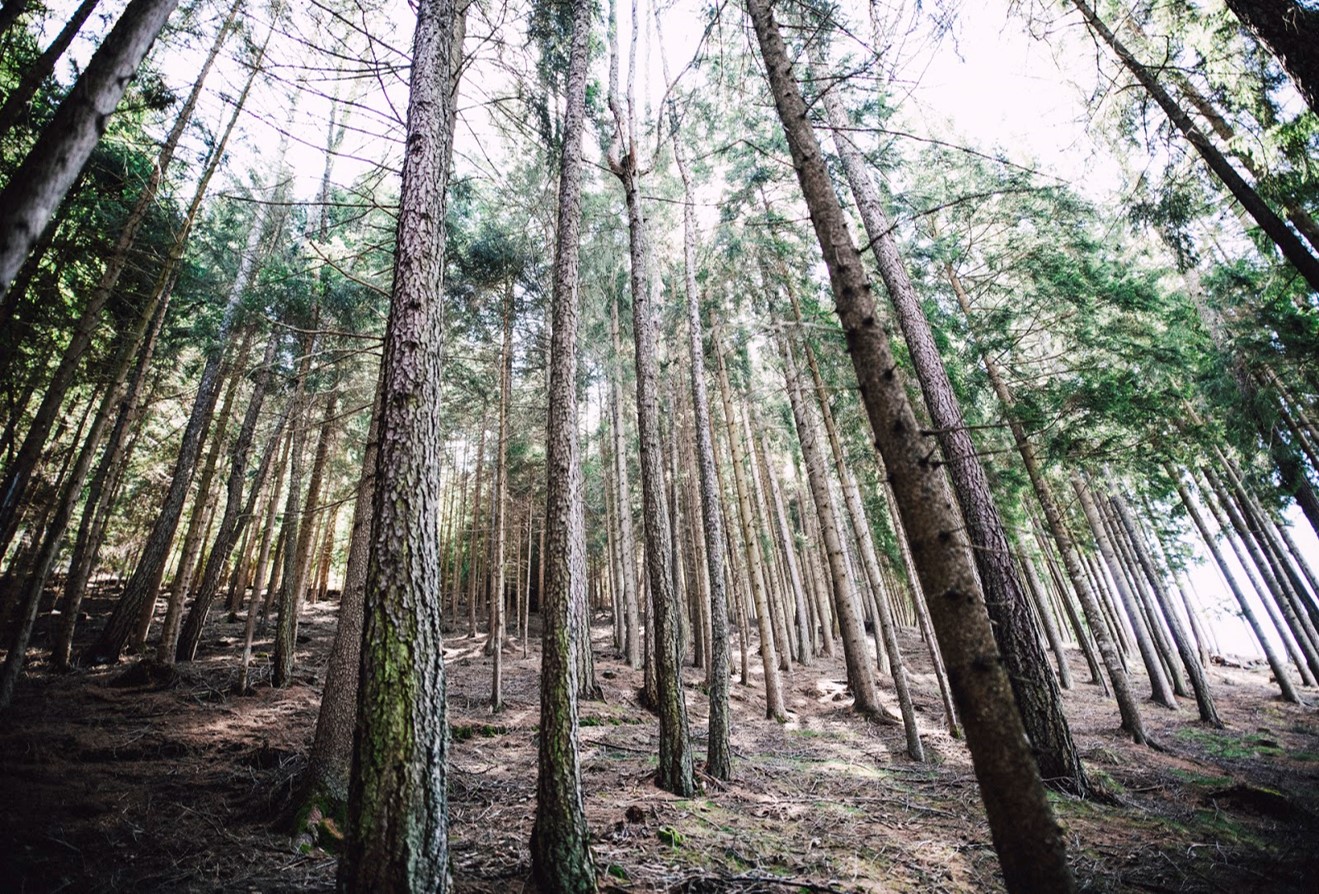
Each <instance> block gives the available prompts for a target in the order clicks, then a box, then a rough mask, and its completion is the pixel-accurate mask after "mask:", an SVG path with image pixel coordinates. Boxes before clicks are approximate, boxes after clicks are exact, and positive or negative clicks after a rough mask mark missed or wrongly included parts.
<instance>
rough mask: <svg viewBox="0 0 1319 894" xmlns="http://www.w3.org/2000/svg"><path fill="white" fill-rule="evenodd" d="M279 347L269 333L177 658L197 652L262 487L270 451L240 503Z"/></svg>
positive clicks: (191, 657)
mask: <svg viewBox="0 0 1319 894" xmlns="http://www.w3.org/2000/svg"><path fill="white" fill-rule="evenodd" d="M278 346H279V338H277V337H276V336H275V335H274V334H272V335H271V336H270V337H269V338H268V339H267V341H266V350H265V354H264V356H263V357H262V358H261V367H260V369H259V370H258V371H257V376H256V382H255V383H254V385H253V388H252V395H251V397H250V398H249V399H248V403H247V409H246V410H245V411H244V414H243V421H242V423H241V425H240V426H239V429H238V437H237V439H236V440H235V442H234V447H233V452H232V456H231V459H230V465H229V480H228V482H227V484H226V488H225V489H226V498H225V504H224V515H223V517H222V518H221V519H220V529H219V531H218V532H217V533H216V535H215V540H214V541H213V543H212V545H211V552H210V555H208V556H207V558H206V566H205V568H204V569H203V571H202V579H201V584H200V586H199V587H198V590H197V598H196V599H195V600H194V601H193V603H192V607H191V608H190V609H189V611H188V617H187V619H186V620H185V621H184V624H183V629H182V631H181V633H180V635H179V640H178V648H177V654H176V655H175V658H176V660H178V661H192V660H193V658H195V657H196V655H197V644H198V643H199V642H200V641H201V633H202V628H203V626H204V625H205V624H206V616H207V613H208V612H209V611H210V608H211V603H212V602H213V601H214V599H215V593H216V590H218V589H219V587H220V575H221V573H222V572H223V570H224V566H225V564H226V563H227V562H228V561H229V554H230V552H231V551H232V550H233V547H234V543H235V542H236V541H237V540H238V538H239V536H240V535H241V534H242V532H243V529H244V527H245V526H246V525H247V522H248V520H249V519H250V518H251V517H252V510H253V508H254V506H255V502H256V499H257V496H258V494H259V493H260V492H261V486H262V485H263V484H264V483H265V475H266V473H267V471H268V470H269V464H270V457H271V453H272V450H267V451H266V452H265V455H264V456H263V458H262V462H261V465H260V467H259V468H258V471H257V474H256V478H255V479H253V481H252V485H251V488H250V491H249V494H250V495H249V497H248V501H247V505H246V506H244V505H243V502H242V500H243V483H244V482H245V481H246V478H247V461H248V457H249V456H250V454H251V451H252V440H253V438H254V437H255V435H256V426H257V422H258V420H259V419H260V416H261V408H262V406H263V405H264V403H265V398H266V394H267V393H268V392H269V390H270V381H271V377H272V373H273V367H274V363H275V352H276V350H277V348H278ZM284 418H286V417H281V419H280V424H279V426H277V427H276V430H275V433H274V434H273V435H272V447H273V440H276V439H278V435H279V433H280V431H281V430H282V427H283V420H284Z"/></svg>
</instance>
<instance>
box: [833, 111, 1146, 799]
mask: <svg viewBox="0 0 1319 894" xmlns="http://www.w3.org/2000/svg"><path fill="white" fill-rule="evenodd" d="M822 98H823V101H824V106H825V111H826V114H827V115H828V118H829V123H830V128H831V130H832V131H833V135H834V143H835V145H836V146H837V148H838V152H839V155H840V157H841V158H842V161H843V170H844V172H845V174H846V175H847V182H848V184H849V186H850V187H851V191H852V195H853V196H854V197H855V199H856V204H857V208H858V210H859V211H860V212H861V219H862V221H863V223H864V225H865V230H866V235H867V236H868V237H869V239H870V248H871V250H872V251H873V252H874V256H875V260H876V262H877V264H878V267H879V272H880V276H881V278H882V279H883V281H884V286H885V289H886V290H887V292H888V295H889V299H890V300H891V301H892V304H893V308H894V310H895V311H896V314H897V319H898V323H899V325H900V326H901V328H902V333H903V336H904V337H905V340H906V342H907V347H908V350H909V351H910V353H911V360H912V366H913V367H914V368H915V371H916V377H917V378H918V379H919V380H920V384H921V392H922V393H923V394H924V397H925V406H926V407H927V408H928V409H929V412H930V418H931V420H932V421H933V422H934V426H935V429H936V437H937V440H938V442H939V446H940V449H941V450H942V453H943V458H944V461H945V463H946V464H947V469H948V475H949V478H950V479H951V481H952V484H953V489H954V491H955V493H956V495H957V502H958V505H959V506H960V507H961V509H962V517H963V518H964V519H965V521H966V527H967V535H968V537H969V538H970V541H971V545H972V554H973V555H974V557H975V563H976V568H977V570H978V571H979V573H980V581H981V584H982V585H983V587H984V591H985V604H986V606H987V608H988V610H989V615H990V618H991V619H992V620H993V632H994V636H995V639H996V640H997V642H998V648H999V652H1000V653H1001V654H1002V656H1003V660H1004V662H1005V664H1006V669H1007V674H1008V679H1009V680H1010V681H1011V684H1012V692H1013V695H1014V696H1015V697H1016V701H1017V707H1018V709H1019V710H1020V711H1021V717H1022V721H1023V722H1024V723H1025V726H1026V734H1027V735H1028V736H1029V737H1030V740H1031V744H1032V745H1033V746H1034V749H1035V759H1036V761H1037V763H1038V764H1039V767H1040V775H1041V776H1042V777H1043V778H1044V779H1046V780H1049V783H1050V784H1051V785H1055V786H1058V787H1060V788H1063V789H1065V790H1067V791H1071V792H1073V793H1075V794H1078V795H1084V794H1085V793H1086V791H1087V789H1088V783H1087V781H1086V778H1085V770H1084V768H1083V767H1082V766H1081V759H1080V757H1079V756H1078V755H1077V753H1076V745H1075V744H1074V743H1073V742H1072V735H1071V730H1070V728H1069V727H1068V724H1067V718H1066V716H1065V715H1064V714H1063V712H1062V696H1061V695H1060V694H1059V692H1058V681H1057V678H1056V677H1055V676H1054V675H1053V673H1052V672H1051V671H1050V669H1049V663H1048V659H1047V658H1046V657H1045V655H1044V649H1043V648H1042V647H1041V645H1040V641H1039V638H1038V637H1037V636H1036V635H1035V629H1034V626H1033V625H1032V624H1031V616H1030V601H1029V599H1028V597H1027V596H1026V594H1025V591H1024V588H1023V586H1022V583H1021V579H1020V577H1019V576H1018V574H1017V569H1016V567H1015V566H1014V564H1013V562H1012V552H1011V549H1010V548H1009V546H1008V540H1007V534H1006V532H1005V531H1004V529H1003V520H1002V518H1001V517H1000V515H999V512H998V507H997V506H996V505H995V504H994V498H993V494H992V492H991V490H990V487H989V478H988V476H987V475H986V473H985V469H984V466H983V465H982V464H981V462H980V458H979V456H978V454H977V452H976V447H975V444H974V443H973V442H972V440H971V434H970V431H969V430H968V429H967V426H966V421H965V419H964V418H963V415H962V409H961V407H960V406H959V405H958V403H957V398H956V395H955V394H954V392H953V387H952V383H951V382H950V381H949V379H948V371H947V369H946V368H945V367H944V362H943V358H942V357H941V356H940V355H939V349H938V346H937V345H936V344H935V342H934V334H933V331H932V330H931V328H930V323H929V321H928V320H927V319H926V317H925V312H924V310H923V309H922V307H921V305H920V300H919V298H918V297H917V295H916V290H915V288H914V287H913V285H912V282H911V278H910V276H909V274H908V273H907V267H906V264H905V263H904V262H903V260H902V256H901V254H900V252H899V249H898V244H897V239H896V238H895V237H894V235H893V231H894V230H893V226H892V224H891V223H890V222H889V220H888V216H887V215H886V214H885V213H884V210H883V208H882V207H881V205H880V202H879V195H878V193H877V191H876V190H875V186H874V182H873V181H872V180H871V179H870V174H869V172H868V171H867V170H866V168H865V165H864V162H863V160H862V158H861V154H860V152H858V151H857V150H856V148H855V147H854V146H853V145H852V144H851V143H849V142H848V141H847V139H846V138H845V137H844V136H843V129H844V128H845V127H846V124H847V117H846V113H845V112H844V111H843V107H842V103H841V101H840V100H839V98H838V95H837V93H836V92H835V91H832V90H826V91H825V92H824V94H823V97H822ZM1036 471H1037V475H1038V469H1037V470H1036ZM1035 480H1036V479H1035V478H1034V477H1033V478H1032V481H1035ZM1041 480H1042V479H1041ZM1037 490H1038V487H1037ZM1045 511H1046V514H1047V513H1048V511H1049V507H1047V506H1046V509H1045ZM1054 514H1055V515H1056V514H1057V513H1056V508H1055V511H1054ZM1070 555H1071V559H1070V561H1069V560H1068V559H1067V557H1066V556H1064V561H1065V562H1069V571H1070V570H1072V568H1073V567H1077V563H1076V556H1075V552H1074V551H1071V553H1070ZM1090 595H1091V594H1089V593H1088V592H1087V593H1082V594H1081V598H1082V602H1083V607H1084V608H1085V609H1086V611H1087V614H1088V613H1089V612H1090V611H1091V610H1093V609H1094V608H1095V606H1094V605H1093V597H1092V596H1091V598H1090V600H1089V603H1090V604H1086V598H1087V596H1090ZM1092 623H1093V619H1092ZM1107 645H1108V648H1109V649H1110V650H1111V644H1107ZM1104 647H1105V644H1102V643H1101V651H1102V650H1103V649H1104ZM1105 657H1106V660H1107V659H1108V657H1109V656H1108V655H1106V656H1105ZM1109 670H1110V673H1112V671H1113V666H1112V665H1110V668H1109ZM1117 670H1118V672H1119V673H1121V668H1120V667H1119V668H1118V669H1117ZM1124 684H1125V679H1124V680H1123V681H1122V684H1116V683H1115V684H1114V685H1115V686H1117V685H1122V689H1123V695H1125V689H1126V687H1125V685H1124ZM1119 704H1120V706H1121V709H1122V715H1123V726H1124V728H1126V729H1127V731H1128V732H1129V733H1130V734H1131V735H1132V736H1133V738H1136V739H1137V740H1139V739H1140V738H1142V737H1143V731H1142V729H1141V725H1140V715H1139V713H1138V712H1137V711H1136V710H1135V704H1134V702H1133V701H1131V699H1129V698H1127V699H1123V697H1122V695H1119Z"/></svg>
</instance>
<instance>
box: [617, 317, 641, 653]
mask: <svg viewBox="0 0 1319 894" xmlns="http://www.w3.org/2000/svg"><path fill="white" fill-rule="evenodd" d="M609 337H610V339H611V340H612V342H613V348H614V353H613V357H614V375H613V376H612V378H611V380H610V382H609V398H610V400H609V411H610V414H611V415H610V423H609V427H610V428H611V429H612V431H613V447H612V450H611V452H612V453H613V455H614V505H615V507H617V508H616V514H617V520H618V549H619V556H620V559H621V561H622V585H623V589H622V597H623V608H624V611H625V612H626V618H625V619H624V620H625V625H626V628H627V629H626V631H625V636H626V639H625V642H624V647H623V658H624V660H626V661H627V663H628V666H629V667H631V668H632V669H633V670H635V669H637V668H639V667H641V631H640V624H641V617H640V609H639V607H638V605H639V601H638V599H637V575H636V560H637V543H636V536H635V534H634V533H633V530H632V488H631V486H630V485H629V483H628V474H627V451H626V444H625V441H624V438H623V395H622V385H621V383H622V380H623V348H622V343H621V341H620V340H619V336H618V301H617V300H614V301H612V302H610V305H609Z"/></svg>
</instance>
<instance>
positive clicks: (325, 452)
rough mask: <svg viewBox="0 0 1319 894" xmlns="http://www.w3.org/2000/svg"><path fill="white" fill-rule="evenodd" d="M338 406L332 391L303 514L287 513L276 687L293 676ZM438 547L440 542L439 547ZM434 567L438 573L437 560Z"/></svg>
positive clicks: (291, 496) (439, 607) (293, 491)
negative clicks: (289, 554)
mask: <svg viewBox="0 0 1319 894" xmlns="http://www.w3.org/2000/svg"><path fill="white" fill-rule="evenodd" d="M338 408H339V399H338V395H337V394H334V393H331V394H330V396H329V397H328V398H327V399H326V401H325V414H324V416H322V418H321V427H320V433H319V435H318V436H317V439H316V455H315V458H314V459H313V460H312V464H311V480H310V481H309V482H308V484H307V498H306V500H305V501H304V502H303V504H302V512H301V518H299V519H298V520H297V522H296V524H293V523H292V521H291V519H290V516H289V515H288V514H286V515H285V524H286V525H292V527H291V529H290V530H291V531H292V530H296V531H297V535H298V536H297V546H296V549H294V551H293V555H292V560H291V561H288V560H286V561H285V563H284V586H283V588H282V589H281V590H280V598H279V622H278V626H277V628H276V631H275V652H274V656H273V658H272V661H273V662H274V673H273V676H272V682H273V683H274V685H275V686H276V687H283V686H287V685H288V684H289V683H290V682H291V680H292V676H293V664H294V656H295V654H296V651H297V642H298V617H299V616H300V615H301V614H302V602H303V598H304V595H305V593H306V591H307V566H308V565H309V564H310V562H311V547H312V544H313V543H314V542H315V541H314V539H313V536H312V532H313V530H315V525H314V524H313V522H314V518H313V515H314V513H316V512H317V511H318V510H319V508H320V501H321V487H322V484H323V483H324V481H325V463H326V461H327V460H328V458H329V455H330V442H331V441H332V440H333V439H334V423H335V421H336V418H337V416H338ZM300 452H301V451H299V450H298V449H297V448H296V447H295V448H294V454H293V458H294V465H293V468H294V470H295V471H294V473H293V476H292V479H293V481H299V486H300V479H301V474H300V472H301V469H300V468H299V459H300V456H299V454H300ZM296 493H297V488H296V487H295V486H294V484H293V483H292V481H291V482H290V484H289V510H290V512H293V511H295V506H294V502H293V499H294V495H295V494H296ZM436 508H437V512H436V529H435V536H436V541H437V543H438V540H439V523H438V507H436ZM285 543H286V544H288V546H290V547H291V546H293V544H294V540H293V538H292V536H291V534H290V537H289V539H287V540H286V541H285ZM438 548H439V547H438V546H437V547H436V549H437V551H438ZM437 556H438V552H437ZM435 571H436V574H437V575H438V573H439V567H438V562H437V566H436V569H435ZM437 592H438V590H437ZM435 608H436V611H438V612H440V613H441V614H443V603H439V604H437V605H436V607H435Z"/></svg>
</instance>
